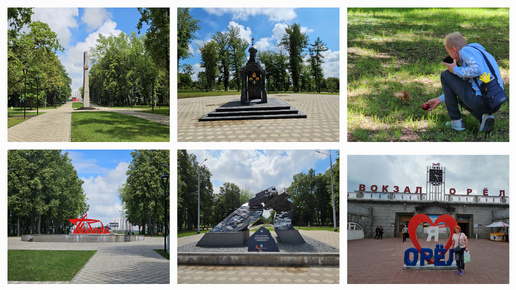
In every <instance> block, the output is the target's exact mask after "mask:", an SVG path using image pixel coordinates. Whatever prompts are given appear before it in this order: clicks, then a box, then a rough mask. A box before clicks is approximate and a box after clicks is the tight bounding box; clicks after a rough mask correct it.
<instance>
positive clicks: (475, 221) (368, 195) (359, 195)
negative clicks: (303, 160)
mask: <svg viewBox="0 0 516 290" xmlns="http://www.w3.org/2000/svg"><path fill="white" fill-rule="evenodd" d="M444 174H445V171H444V168H441V167H440V165H439V164H433V165H432V166H431V167H428V168H427V185H426V192H425V193H423V192H422V191H423V188H422V187H417V188H413V189H410V188H408V187H405V189H404V190H403V189H401V188H403V187H399V186H395V187H394V191H389V190H388V189H389V186H385V185H382V186H376V185H364V184H361V185H360V188H359V189H358V190H355V191H354V192H348V196H347V215H348V239H349V237H352V236H353V233H350V230H349V229H350V228H351V229H352V230H362V231H363V237H364V238H373V237H374V236H375V230H376V227H377V226H378V227H382V228H383V237H385V238H395V237H402V233H403V231H402V229H403V227H404V225H407V226H408V222H409V221H410V219H411V218H412V217H413V216H415V215H416V214H425V215H427V216H429V217H430V218H432V219H433V220H435V219H436V218H437V217H438V216H440V215H444V214H446V215H450V216H452V217H454V218H455V220H456V221H457V223H458V225H459V226H461V228H462V231H463V232H464V233H465V234H466V235H467V236H468V237H470V238H478V239H489V238H490V234H491V233H493V230H494V231H496V230H500V229H493V228H490V227H486V226H487V225H490V224H492V223H493V222H496V221H502V222H504V223H507V224H510V223H509V197H508V196H506V193H505V190H501V189H497V190H496V191H494V193H491V194H489V191H488V189H487V188H486V189H484V190H483V193H482V194H481V195H470V193H471V192H472V190H470V189H468V190H467V191H466V192H464V193H460V194H459V193H457V192H456V190H455V189H454V188H450V189H448V190H447V192H445V187H444V181H445V179H444ZM400 189H401V190H400ZM350 225H352V226H351V227H350ZM426 226H427V225H425V224H421V225H420V226H419V227H418V230H417V235H418V237H422V236H423V233H424V232H425V227H426ZM441 235H442V237H443V238H444V237H447V236H449V230H448V229H443V230H442V232H441V234H440V236H441ZM358 236H360V235H358ZM425 237H426V235H425Z"/></svg>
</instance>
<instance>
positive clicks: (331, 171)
mask: <svg viewBox="0 0 516 290" xmlns="http://www.w3.org/2000/svg"><path fill="white" fill-rule="evenodd" d="M328 152H330V154H328V153H324V152H321V151H320V150H317V153H321V154H324V155H328V156H330V178H331V200H332V207H333V231H335V232H336V231H337V223H336V219H335V194H334V193H333V163H332V161H331V150H328Z"/></svg>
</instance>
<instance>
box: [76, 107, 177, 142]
mask: <svg viewBox="0 0 516 290" xmlns="http://www.w3.org/2000/svg"><path fill="white" fill-rule="evenodd" d="M169 140H170V126H166V125H162V124H158V123H155V122H151V121H147V120H144V119H140V118H136V117H132V116H128V115H123V114H119V113H115V112H74V113H72V142H169Z"/></svg>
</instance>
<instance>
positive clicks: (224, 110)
mask: <svg viewBox="0 0 516 290" xmlns="http://www.w3.org/2000/svg"><path fill="white" fill-rule="evenodd" d="M306 117H307V116H306V114H304V113H303V112H301V111H299V110H298V109H296V108H294V107H292V106H291V105H289V104H287V103H286V102H284V101H282V100H280V99H270V100H269V102H267V103H261V102H250V103H248V104H243V105H242V104H240V102H239V101H238V100H233V101H231V102H229V103H227V104H225V105H223V106H221V107H219V108H217V109H216V110H215V111H213V112H211V113H208V114H206V115H204V116H203V117H202V118H200V119H199V121H227V120H258V119H287V118H306Z"/></svg>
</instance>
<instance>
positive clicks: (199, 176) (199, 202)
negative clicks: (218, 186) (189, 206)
mask: <svg viewBox="0 0 516 290" xmlns="http://www.w3.org/2000/svg"><path fill="white" fill-rule="evenodd" d="M206 160H208V158H205V159H204V161H203V162H201V164H199V166H197V234H200V233H201V173H200V168H201V165H202V164H203V163H204V162H205V161H206Z"/></svg>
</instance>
